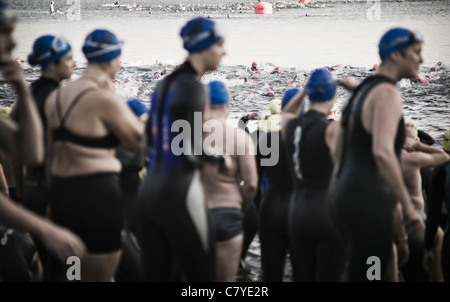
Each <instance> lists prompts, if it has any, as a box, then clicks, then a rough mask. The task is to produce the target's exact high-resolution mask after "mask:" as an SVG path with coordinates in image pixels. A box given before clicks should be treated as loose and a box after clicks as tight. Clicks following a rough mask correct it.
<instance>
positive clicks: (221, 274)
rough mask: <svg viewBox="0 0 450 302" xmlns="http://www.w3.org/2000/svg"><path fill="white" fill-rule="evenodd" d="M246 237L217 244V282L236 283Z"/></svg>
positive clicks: (237, 237) (242, 236)
mask: <svg viewBox="0 0 450 302" xmlns="http://www.w3.org/2000/svg"><path fill="white" fill-rule="evenodd" d="M243 239H244V235H243V234H241V235H238V236H236V237H233V238H231V239H230V240H227V241H221V242H217V245H216V247H217V281H218V282H234V281H236V275H237V271H238V268H239V260H240V258H241V251H242V242H243Z"/></svg>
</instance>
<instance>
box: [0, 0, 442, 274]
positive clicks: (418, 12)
mask: <svg viewBox="0 0 450 302" xmlns="http://www.w3.org/2000/svg"><path fill="white" fill-rule="evenodd" d="M111 2H113V1H111ZM255 2H256V1H254V2H253V3H252V2H250V1H240V2H237V1H231V0H223V1H218V0H210V1H207V2H199V1H186V0H179V1H172V0H169V1H149V0H145V1H121V3H122V4H126V5H132V4H133V3H136V4H140V5H142V10H137V11H136V10H134V9H133V8H131V10H130V9H125V8H124V6H123V7H122V8H113V7H104V6H103V4H105V3H106V2H105V1H100V0H93V1H87V0H84V1H83V0H81V1H78V2H77V1H75V3H76V8H78V9H79V14H78V15H71V14H67V13H68V12H70V11H73V10H72V9H73V8H74V6H73V5H68V4H66V1H65V0H64V1H55V8H56V9H57V10H59V11H60V13H59V14H49V13H48V6H49V3H50V1H35V0H23V1H19V0H14V1H9V3H10V5H11V6H12V7H13V8H14V9H15V10H17V12H18V13H19V16H20V20H19V23H18V24H17V27H16V30H15V33H14V35H15V37H16V40H17V44H18V45H17V48H16V49H15V51H14V55H15V56H16V57H20V58H21V59H22V65H23V68H24V72H25V76H26V78H27V80H28V81H30V82H31V81H33V80H35V79H36V78H37V77H38V76H39V68H32V67H30V66H28V64H27V63H26V58H27V56H28V54H29V53H30V51H31V47H32V44H33V42H34V40H35V39H36V38H37V37H39V36H40V35H43V34H61V35H64V36H66V37H67V38H68V39H69V41H70V42H71V44H72V47H73V49H74V56H75V60H76V61H77V66H78V68H77V69H76V71H75V74H74V76H73V77H74V78H76V77H78V76H79V75H80V74H81V73H82V72H83V70H84V66H85V59H84V57H83V54H82V53H81V45H82V44H83V41H84V38H85V36H86V35H87V34H88V33H89V32H90V31H92V30H94V29H96V28H107V29H109V30H111V31H113V32H115V33H116V34H117V35H118V36H119V38H121V39H122V40H124V41H125V46H124V49H123V55H122V61H123V68H122V69H121V71H120V73H119V74H118V76H117V81H118V83H119V86H118V88H117V92H118V93H119V95H121V96H122V97H123V98H124V99H129V98H139V99H141V100H142V101H143V102H145V103H146V104H148V103H149V97H150V95H151V93H152V91H153V90H154V88H155V86H156V84H157V83H158V81H159V80H160V79H156V78H154V76H153V75H154V73H155V72H160V73H161V72H162V71H164V70H166V71H167V72H170V70H172V69H173V68H175V67H176V65H177V64H179V63H182V61H183V60H184V59H185V57H186V55H187V53H186V51H184V49H183V48H182V42H181V38H180V37H179V31H180V29H181V27H182V26H183V25H184V23H185V22H186V21H187V20H189V19H190V18H192V17H195V16H198V15H201V16H209V17H211V18H212V19H214V20H216V21H217V22H219V23H220V24H221V25H222V26H223V27H224V29H225V31H226V32H227V38H226V44H225V48H226V50H227V55H226V57H225V58H224V59H223V61H222V66H221V67H220V69H219V70H218V71H216V72H213V73H208V74H206V75H205V76H204V77H203V79H202V81H204V82H205V83H207V82H208V81H210V80H213V79H219V80H223V81H225V82H226V84H227V85H228V87H229V88H230V90H231V92H236V93H238V94H239V95H238V96H237V97H236V98H235V99H234V100H233V101H232V110H231V114H230V118H231V119H234V120H236V119H237V118H239V117H240V116H242V115H243V114H245V113H247V112H249V111H258V112H261V113H267V111H268V104H269V102H270V100H271V99H272V98H273V97H268V96H264V94H265V93H266V92H267V91H268V90H269V89H272V90H273V91H274V92H275V97H277V98H281V97H282V95H283V93H284V91H285V90H286V88H287V86H286V84H287V82H288V81H289V80H291V79H292V78H293V77H294V75H295V74H298V73H302V72H304V73H306V74H309V73H310V72H311V71H312V70H313V69H315V68H319V67H323V66H335V65H339V66H336V67H335V68H334V71H333V73H334V74H335V76H336V77H346V76H351V77H355V78H357V79H360V80H362V79H363V78H364V77H366V76H368V75H369V74H370V71H369V69H370V68H372V66H373V65H374V64H377V63H379V57H378V52H377V44H378V41H379V39H380V37H381V36H382V34H383V33H384V32H385V31H386V30H388V29H389V28H391V27H394V26H402V27H407V28H411V29H414V30H417V31H419V32H420V33H422V35H423V36H424V39H425V44H424V46H423V57H424V63H423V65H422V67H421V69H420V76H421V77H422V78H425V76H429V79H428V80H429V85H428V86H419V85H417V84H413V83H411V82H410V81H407V80H403V81H401V82H400V83H399V84H398V87H399V89H400V91H401V92H402V95H403V98H404V105H403V108H404V112H405V114H406V115H408V116H410V117H411V118H412V119H413V120H415V121H416V123H417V124H418V126H419V128H420V129H423V130H424V131H426V132H427V133H429V134H430V135H432V136H433V137H434V138H435V139H436V146H439V144H440V143H441V141H442V134H443V132H444V131H445V130H446V129H448V128H450V118H449V116H450V115H449V113H450V111H449V108H450V86H449V85H450V82H449V80H450V72H449V71H444V72H430V68H432V67H434V66H435V64H436V63H437V62H438V61H442V62H443V63H444V65H445V66H446V67H447V68H449V67H450V66H449V64H450V35H449V30H450V18H449V11H450V1H448V0H446V1H402V2H398V1H381V2H379V1H369V2H367V1H350V2H349V3H344V1H322V2H318V1H312V3H310V4H309V7H305V8H302V7H299V6H298V7H296V2H294V1H277V2H275V1H270V2H271V3H272V4H273V6H274V11H273V14H272V15H256V14H255V13H254V10H253V6H254V4H255ZM78 4H79V6H78ZM180 4H181V5H180ZM321 5H324V6H325V7H320V6H321ZM316 6H318V7H316ZM74 16H75V17H74ZM78 17H79V18H78ZM69 19H75V20H69ZM252 61H256V62H258V64H259V67H260V69H261V70H262V76H260V77H256V78H251V77H250V78H251V79H252V80H253V82H252V83H249V82H247V83H245V82H244V80H243V77H249V74H248V73H247V72H246V68H247V67H248V66H250V64H251V62H252ZM270 63H272V64H274V65H276V66H280V67H281V71H282V72H281V73H280V74H275V75H274V74H270V71H272V70H273V66H272V65H271V64H270ZM305 83H306V77H300V79H299V81H298V82H297V83H296V86H297V87H299V86H303V85H304V84H305ZM348 96H349V95H348V92H346V91H345V90H343V89H341V88H339V90H338V100H337V103H338V117H339V114H340V111H339V110H340V108H341V107H342V105H343V104H345V102H346V101H347V99H348ZM0 100H1V101H0V106H1V105H6V104H9V103H11V102H13V100H14V92H13V91H12V90H11V89H10V87H9V86H8V85H6V84H5V83H4V82H3V81H0ZM258 244H259V243H258V242H257V240H256V241H255V243H254V245H252V247H251V252H250V253H249V256H248V260H249V266H250V268H251V274H250V275H251V279H253V280H258V278H260V270H259V246H258ZM287 278H289V276H287Z"/></svg>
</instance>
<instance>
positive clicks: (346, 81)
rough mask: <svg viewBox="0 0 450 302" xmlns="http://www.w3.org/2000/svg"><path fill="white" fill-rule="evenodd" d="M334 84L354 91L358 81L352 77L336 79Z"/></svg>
mask: <svg viewBox="0 0 450 302" xmlns="http://www.w3.org/2000/svg"><path fill="white" fill-rule="evenodd" d="M336 83H337V84H338V85H339V86H342V87H344V88H345V89H347V90H349V91H353V90H355V89H356V87H358V85H359V81H358V80H357V79H355V78H352V77H348V78H340V79H337V81H336Z"/></svg>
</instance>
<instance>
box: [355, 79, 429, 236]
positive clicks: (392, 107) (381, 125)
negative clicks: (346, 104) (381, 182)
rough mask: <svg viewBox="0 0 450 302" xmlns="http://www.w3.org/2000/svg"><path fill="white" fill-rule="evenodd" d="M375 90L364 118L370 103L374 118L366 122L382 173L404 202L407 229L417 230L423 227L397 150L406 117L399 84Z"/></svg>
mask: <svg viewBox="0 0 450 302" xmlns="http://www.w3.org/2000/svg"><path fill="white" fill-rule="evenodd" d="M381 86H383V87H381ZM375 89H376V92H377V93H376V94H375V91H374V92H372V93H373V97H372V98H371V100H373V101H372V102H370V103H367V104H365V106H364V108H363V117H365V115H364V109H367V107H366V105H367V106H372V112H373V114H372V117H371V121H368V118H366V119H365V121H363V123H364V122H365V123H364V124H365V125H364V126H365V127H367V126H366V125H367V123H369V124H370V126H369V127H368V128H370V131H369V132H371V133H372V153H373V155H374V157H375V161H376V163H377V166H378V168H379V170H380V173H381V174H382V176H383V178H384V179H385V180H386V183H387V184H389V185H390V186H391V188H392V190H393V191H394V193H395V196H396V197H397V199H398V200H399V201H400V202H401V205H402V208H403V214H404V219H405V227H406V231H407V232H408V233H410V232H414V231H416V230H417V228H418V227H419V226H420V217H419V215H418V214H417V213H416V211H415V210H414V206H413V204H412V201H411V197H410V195H409V193H408V190H407V188H406V186H405V183H404V181H403V175H402V170H401V167H400V163H399V161H398V159H397V156H396V154H395V149H394V142H395V138H396V135H397V129H398V123H399V120H400V118H401V116H402V108H401V99H400V96H399V94H398V92H397V91H396V90H395V87H390V86H387V85H379V86H378V87H377V88H375ZM372 93H371V94H372ZM368 101H370V100H368Z"/></svg>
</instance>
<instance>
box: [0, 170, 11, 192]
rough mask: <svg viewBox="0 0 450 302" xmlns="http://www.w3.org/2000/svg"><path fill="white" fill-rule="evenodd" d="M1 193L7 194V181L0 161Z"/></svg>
mask: <svg viewBox="0 0 450 302" xmlns="http://www.w3.org/2000/svg"><path fill="white" fill-rule="evenodd" d="M1 193H3V194H5V195H6V196H9V188H8V183H7V182H6V177H5V172H4V171H3V166H2V164H1V163H0V194H1Z"/></svg>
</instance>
